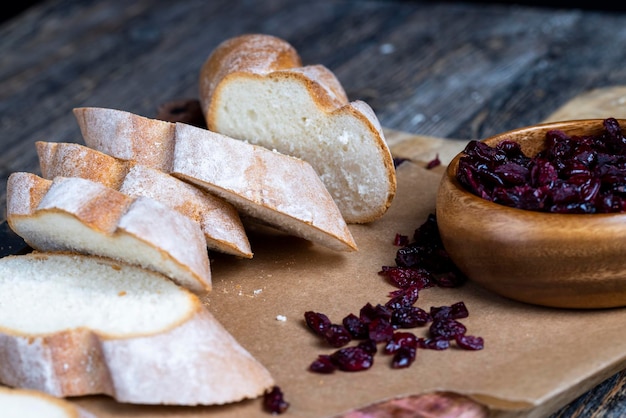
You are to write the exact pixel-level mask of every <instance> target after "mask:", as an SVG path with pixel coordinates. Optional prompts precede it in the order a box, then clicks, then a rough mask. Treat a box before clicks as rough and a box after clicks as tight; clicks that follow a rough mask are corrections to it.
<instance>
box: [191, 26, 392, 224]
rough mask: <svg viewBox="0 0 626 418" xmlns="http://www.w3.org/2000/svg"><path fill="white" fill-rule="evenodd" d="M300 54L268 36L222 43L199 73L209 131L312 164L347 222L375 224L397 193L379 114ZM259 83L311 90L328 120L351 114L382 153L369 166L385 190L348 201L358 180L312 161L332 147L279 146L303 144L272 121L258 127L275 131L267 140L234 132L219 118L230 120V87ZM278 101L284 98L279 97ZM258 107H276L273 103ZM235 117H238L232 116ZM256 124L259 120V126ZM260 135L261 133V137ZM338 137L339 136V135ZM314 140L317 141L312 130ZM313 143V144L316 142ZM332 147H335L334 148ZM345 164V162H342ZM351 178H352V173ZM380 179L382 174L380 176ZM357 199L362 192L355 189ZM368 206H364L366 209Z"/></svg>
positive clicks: (333, 77)
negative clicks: (286, 55)
mask: <svg viewBox="0 0 626 418" xmlns="http://www.w3.org/2000/svg"><path fill="white" fill-rule="evenodd" d="M285 50H287V51H290V54H292V55H294V57H292V59H290V60H280V61H279V60H277V59H276V54H279V51H285ZM295 55H297V52H296V51H295V50H294V49H293V47H292V46H291V45H289V44H288V43H287V42H286V41H284V40H282V39H279V38H276V37H273V36H268V35H262V34H248V35H242V36H238V37H235V38H231V39H228V40H226V41H224V42H223V43H222V44H220V45H219V46H218V47H217V48H216V49H215V50H214V51H213V52H212V53H211V55H210V56H209V58H208V59H207V60H206V61H205V64H204V65H203V66H202V69H201V72H200V80H199V85H200V102H201V107H202V109H203V112H204V116H205V120H206V122H207V127H208V128H209V130H212V131H215V132H220V133H223V134H225V135H228V136H232V137H235V138H238V139H243V140H247V141H250V142H252V143H254V144H257V145H262V146H266V147H268V148H276V149H277V150H278V151H279V152H282V153H284V154H290V155H294V156H296V157H299V158H302V159H304V160H306V161H309V162H311V163H312V164H313V166H314V168H315V169H316V170H317V171H318V173H319V174H320V176H321V177H322V178H323V179H324V180H325V184H326V186H327V187H328V189H329V191H330V192H331V194H332V195H333V197H334V198H335V200H336V201H337V205H338V206H339V208H340V209H341V212H342V215H343V217H344V219H345V220H346V222H348V223H368V222H372V221H374V220H376V219H378V218H380V217H381V216H383V214H384V213H385V212H386V211H387V209H388V208H389V207H390V206H391V203H392V201H393V199H394V197H395V193H396V188H397V184H396V174H395V168H394V165H393V159H392V157H391V153H390V151H389V148H388V146H387V143H386V141H385V138H384V134H383V131H382V129H381V127H380V123H379V121H378V119H377V117H376V115H375V113H374V111H373V110H372V109H371V108H370V107H369V105H367V104H366V103H365V102H362V101H355V102H349V101H348V98H347V96H346V94H345V91H344V90H343V87H342V86H341V83H340V82H339V80H338V79H337V78H336V77H335V75H334V74H333V73H332V72H331V71H330V70H329V69H328V68H326V67H324V66H322V65H310V66H302V64H301V61H300V59H299V57H298V58H295ZM241 79H247V80H255V81H263V82H265V81H267V85H280V84H281V83H283V82H286V81H296V82H297V83H299V84H300V85H301V87H302V89H304V90H306V92H307V93H308V95H309V96H310V98H311V100H312V101H313V103H314V104H315V106H316V107H317V108H318V111H319V112H320V113H321V114H324V115H326V117H328V118H337V117H340V116H342V115H349V116H350V117H352V118H354V120H356V121H358V123H360V124H361V125H362V126H363V129H364V130H366V131H367V132H368V135H367V136H368V137H369V141H370V142H371V144H370V145H371V146H372V147H373V148H375V149H377V150H378V151H377V155H376V157H371V156H369V157H368V161H363V162H362V163H363V164H365V163H367V164H375V165H377V167H378V170H377V171H376V172H383V173H384V174H381V175H380V177H381V178H380V179H375V181H377V182H379V183H380V186H379V187H380V188H381V190H379V191H378V193H376V197H373V196H372V195H370V197H369V199H371V200H370V201H368V202H359V201H358V197H356V198H351V199H346V198H344V197H342V196H341V195H342V194H344V192H345V188H346V187H353V188H358V187H359V184H360V183H358V181H359V179H355V178H351V179H348V180H345V179H341V177H343V176H346V174H344V173H342V170H341V169H338V170H329V169H328V168H327V164H326V163H322V164H316V163H314V162H313V160H315V158H311V154H312V153H317V152H319V149H320V148H322V149H323V148H325V147H328V145H327V144H324V143H320V144H314V145H313V146H312V147H311V149H310V150H307V151H294V150H293V149H292V148H291V147H290V146H289V144H287V145H284V144H281V143H280V142H279V143H278V144H277V143H276V140H275V138H277V137H282V136H284V137H285V138H283V139H284V141H285V142H289V141H299V138H287V137H286V135H287V134H284V133H282V131H281V129H282V128H283V126H282V125H281V124H280V123H273V124H271V126H269V127H268V126H265V125H263V127H262V128H261V127H259V130H261V129H263V130H264V131H270V132H271V133H268V134H267V135H268V136H267V137H251V136H247V135H246V134H245V133H243V131H238V130H237V129H234V130H231V129H228V128H226V127H225V126H224V123H222V121H221V119H220V118H228V117H229V116H223V115H226V112H221V110H222V106H223V103H224V102H225V101H224V95H225V93H224V92H225V91H226V90H227V89H229V88H230V85H231V84H233V83H232V82H233V81H234V80H241ZM277 100H279V99H277ZM261 107H264V108H262V109H259V110H258V111H259V112H263V111H264V110H265V109H272V112H273V111H274V109H273V108H272V106H271V104H269V103H267V104H266V106H261ZM230 114H231V115H233V113H230ZM231 117H235V118H240V121H239V122H238V124H239V126H241V125H242V124H243V123H244V122H241V120H245V118H246V117H248V116H247V115H246V114H245V112H239V113H238V114H237V115H236V116H235V115H233V116H231ZM255 123H256V122H255ZM259 135H261V134H259ZM336 135H337V136H339V135H340V132H337V133H336ZM307 137H309V138H313V137H315V133H314V132H313V131H312V132H311V133H310V135H307ZM312 142H313V141H312ZM331 146H332V145H331ZM336 151H337V152H338V153H341V146H340V145H339V144H338V145H337V147H336ZM344 158H346V159H357V160H358V158H359V157H358V155H355V154H351V155H345V157H344ZM337 164H338V165H340V164H341V163H337ZM348 175H349V174H348ZM376 175H377V176H378V174H376ZM335 178H339V180H338V182H339V183H340V185H339V186H334V182H335ZM354 193H355V195H357V196H358V192H357V191H356V190H355V191H354ZM364 206H365V208H363V207H364Z"/></svg>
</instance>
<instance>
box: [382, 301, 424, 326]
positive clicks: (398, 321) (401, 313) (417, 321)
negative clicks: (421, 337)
mask: <svg viewBox="0 0 626 418" xmlns="http://www.w3.org/2000/svg"><path fill="white" fill-rule="evenodd" d="M431 320H432V318H431V316H430V315H429V314H428V312H426V311H425V310H423V309H422V308H418V307H417V306H403V307H400V308H397V309H395V310H394V311H393V314H392V315H391V324H392V325H393V326H394V327H396V328H415V327H421V326H422V325H425V324H427V323H428V322H430V321H431Z"/></svg>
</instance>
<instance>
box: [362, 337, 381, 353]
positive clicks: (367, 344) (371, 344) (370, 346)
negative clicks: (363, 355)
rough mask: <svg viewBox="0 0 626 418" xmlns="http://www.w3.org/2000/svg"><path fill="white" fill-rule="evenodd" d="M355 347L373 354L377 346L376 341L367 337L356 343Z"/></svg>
mask: <svg viewBox="0 0 626 418" xmlns="http://www.w3.org/2000/svg"><path fill="white" fill-rule="evenodd" d="M357 347H359V348H361V349H363V350H364V351H365V352H367V353H370V354H371V355H374V354H376V353H377V352H378V347H376V341H374V340H370V339H369V338H368V339H366V340H364V341H361V342H360V343H359V344H357Z"/></svg>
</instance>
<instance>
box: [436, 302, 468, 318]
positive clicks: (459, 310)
mask: <svg viewBox="0 0 626 418" xmlns="http://www.w3.org/2000/svg"><path fill="white" fill-rule="evenodd" d="M430 316H432V317H433V319H444V318H450V319H460V318H467V317H468V316H469V312H468V311H467V307H465V303H463V302H457V303H455V304H452V305H450V306H431V307H430Z"/></svg>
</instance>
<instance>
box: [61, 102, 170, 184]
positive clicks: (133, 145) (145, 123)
mask: <svg viewBox="0 0 626 418" xmlns="http://www.w3.org/2000/svg"><path fill="white" fill-rule="evenodd" d="M73 113H74V117H75V118H76V121H77V122H78V126H79V128H80V130H81V133H82V136H83V138H84V140H85V144H86V145H87V146H88V147H89V148H93V149H96V150H98V151H100V152H103V153H105V154H108V155H112V156H113V157H117V158H121V159H123V160H133V161H136V162H137V163H139V164H141V165H144V166H147V167H151V168H155V169H157V170H161V171H164V172H166V173H168V172H169V171H170V168H171V166H172V162H171V156H172V154H173V152H174V128H175V125H174V124H173V123H171V122H166V121H161V120H158V119H150V118H146V117H143V116H139V115H135V114H134V113H130V112H122V111H119V110H116V109H108V108H102V107H88V108H87V107H81V108H75V109H74V110H73Z"/></svg>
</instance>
